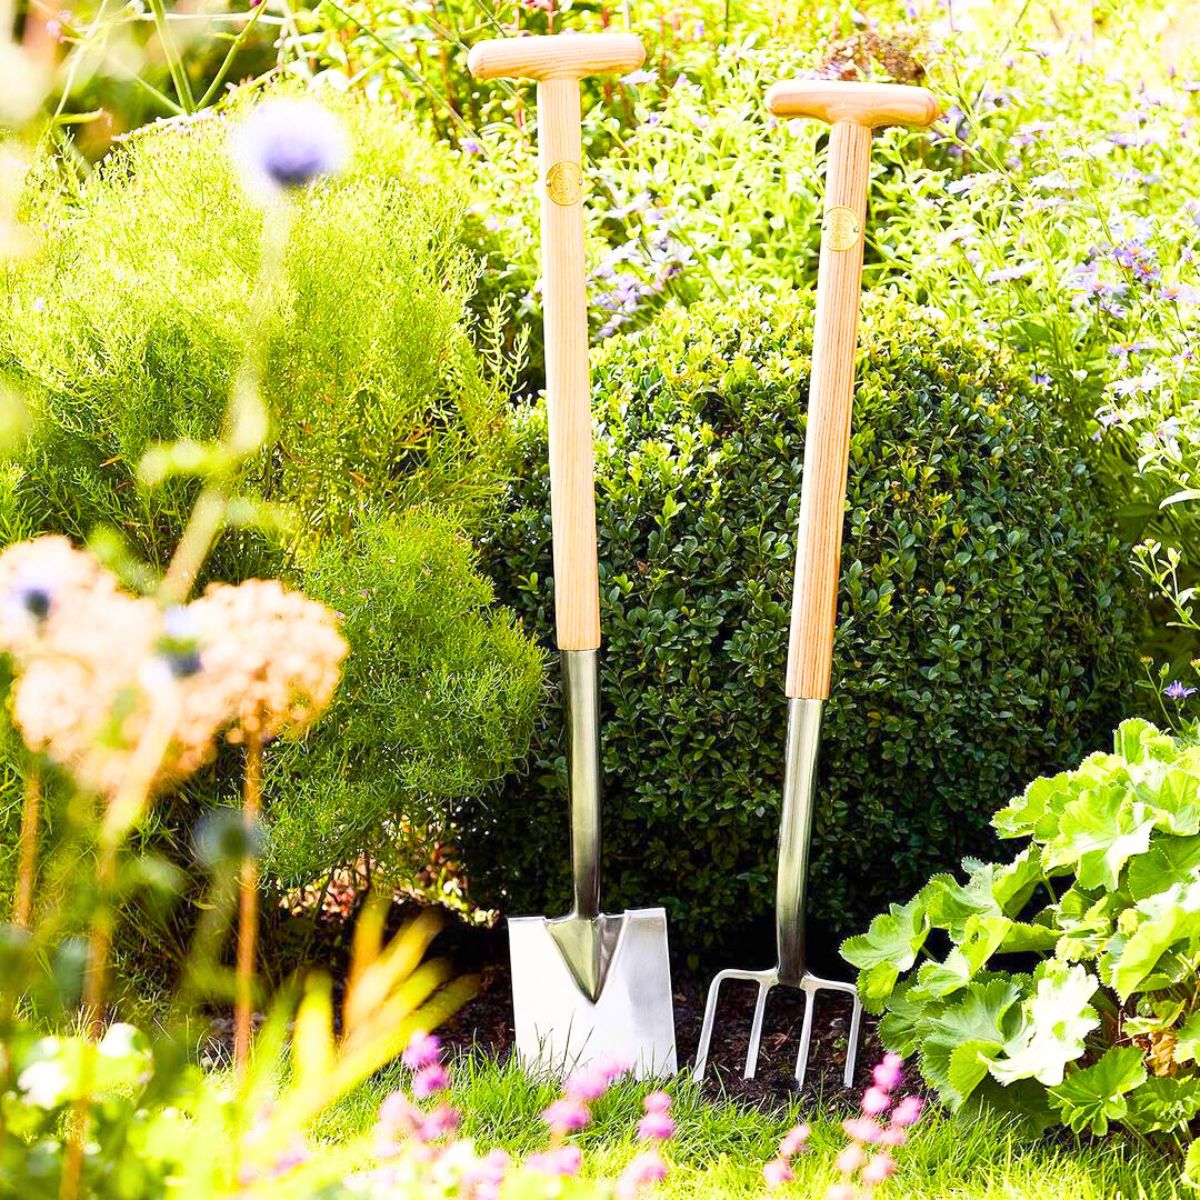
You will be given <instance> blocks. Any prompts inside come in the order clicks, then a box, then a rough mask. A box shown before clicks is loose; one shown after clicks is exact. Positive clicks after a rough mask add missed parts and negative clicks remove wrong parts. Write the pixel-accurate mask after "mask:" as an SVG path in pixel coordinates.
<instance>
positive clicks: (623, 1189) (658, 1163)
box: [617, 1150, 667, 1200]
mask: <svg viewBox="0 0 1200 1200" xmlns="http://www.w3.org/2000/svg"><path fill="white" fill-rule="evenodd" d="M666 1177H667V1164H666V1163H665V1162H663V1160H662V1156H661V1155H660V1154H659V1152H658V1151H657V1150H643V1151H642V1152H641V1154H638V1155H636V1156H635V1157H634V1158H633V1160H632V1161H631V1162H630V1164H629V1166H627V1167H626V1168H625V1170H624V1171H622V1172H621V1178H620V1179H618V1180H617V1196H618V1197H619V1198H620V1200H634V1197H635V1196H637V1195H638V1193H639V1192H640V1191H641V1190H642V1188H644V1187H647V1186H649V1185H650V1184H652V1183H659V1182H661V1181H662V1180H664V1179H666Z"/></svg>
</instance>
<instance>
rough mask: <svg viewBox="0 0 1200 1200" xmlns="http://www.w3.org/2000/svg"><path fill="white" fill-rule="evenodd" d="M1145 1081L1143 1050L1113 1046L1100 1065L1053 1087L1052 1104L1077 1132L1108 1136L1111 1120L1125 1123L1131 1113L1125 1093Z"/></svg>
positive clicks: (1069, 1077) (1086, 1069)
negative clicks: (1086, 1131) (1085, 1131)
mask: <svg viewBox="0 0 1200 1200" xmlns="http://www.w3.org/2000/svg"><path fill="white" fill-rule="evenodd" d="M1145 1082H1146V1068H1145V1067H1144V1066H1143V1065H1142V1054H1141V1051H1140V1050H1138V1049H1136V1048H1135V1047H1132V1046H1122V1047H1119V1048H1118V1047H1113V1048H1112V1049H1111V1050H1109V1051H1108V1052H1107V1053H1106V1054H1105V1055H1104V1057H1103V1058H1102V1059H1101V1060H1100V1061H1099V1062H1097V1063H1093V1064H1092V1066H1090V1067H1084V1068H1083V1069H1082V1070H1079V1071H1072V1072H1071V1074H1069V1075H1068V1076H1067V1077H1066V1079H1064V1080H1063V1082H1062V1083H1060V1084H1059V1085H1058V1086H1057V1087H1054V1088H1051V1089H1050V1103H1051V1104H1053V1105H1054V1107H1055V1108H1057V1109H1058V1110H1059V1111H1060V1112H1061V1113H1062V1115H1063V1123H1064V1124H1065V1125H1069V1126H1070V1127H1071V1128H1072V1129H1073V1130H1075V1132H1076V1133H1083V1132H1084V1130H1088V1131H1090V1132H1091V1133H1095V1134H1105V1133H1107V1132H1108V1126H1109V1122H1110V1121H1120V1120H1122V1119H1123V1118H1124V1117H1125V1115H1126V1113H1127V1112H1128V1111H1129V1101H1128V1100H1126V1098H1125V1097H1126V1094H1127V1093H1129V1092H1131V1091H1133V1089H1134V1088H1135V1087H1138V1086H1139V1085H1140V1084H1143V1083H1145Z"/></svg>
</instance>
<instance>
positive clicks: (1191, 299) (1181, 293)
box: [1159, 283, 1200, 304]
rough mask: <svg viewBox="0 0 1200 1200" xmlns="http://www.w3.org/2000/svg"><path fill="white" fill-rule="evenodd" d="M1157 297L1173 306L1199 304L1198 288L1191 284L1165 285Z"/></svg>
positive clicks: (1199, 289) (1199, 292)
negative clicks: (1173, 304)
mask: <svg viewBox="0 0 1200 1200" xmlns="http://www.w3.org/2000/svg"><path fill="white" fill-rule="evenodd" d="M1159 295H1160V296H1161V297H1162V298H1163V299H1164V300H1170V301H1172V302H1173V303H1175V304H1200V287H1196V286H1195V285H1193V284H1190V283H1185V284H1167V285H1166V286H1164V287H1163V288H1162V289H1161V290H1160V291H1159Z"/></svg>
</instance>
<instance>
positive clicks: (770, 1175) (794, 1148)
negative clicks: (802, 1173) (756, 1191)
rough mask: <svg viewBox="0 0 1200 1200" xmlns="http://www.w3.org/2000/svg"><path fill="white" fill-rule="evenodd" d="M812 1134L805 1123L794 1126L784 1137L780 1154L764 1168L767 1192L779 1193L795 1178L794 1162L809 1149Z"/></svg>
mask: <svg viewBox="0 0 1200 1200" xmlns="http://www.w3.org/2000/svg"><path fill="white" fill-rule="evenodd" d="M811 1132H812V1130H811V1129H809V1127H808V1126H807V1125H805V1124H803V1123H801V1124H799V1125H793V1126H792V1128H791V1129H789V1130H788V1131H787V1133H785V1134H784V1135H783V1138H782V1140H781V1141H780V1143H779V1153H778V1154H777V1155H776V1156H775V1157H774V1158H773V1159H771V1161H770V1162H769V1163H767V1165H766V1166H765V1167H763V1179H765V1180H766V1181H767V1190H768V1191H770V1192H774V1191H777V1190H778V1189H779V1188H781V1187H783V1185H784V1184H786V1183H791V1181H792V1180H793V1179H794V1178H795V1173H794V1172H793V1171H792V1161H793V1160H794V1159H795V1158H797V1157H799V1156H800V1155H801V1154H803V1153H804V1152H805V1151H806V1150H807V1149H808V1138H809V1134H810V1133H811Z"/></svg>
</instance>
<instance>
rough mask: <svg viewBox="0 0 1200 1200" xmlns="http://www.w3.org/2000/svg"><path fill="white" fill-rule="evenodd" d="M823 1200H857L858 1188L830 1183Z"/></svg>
mask: <svg viewBox="0 0 1200 1200" xmlns="http://www.w3.org/2000/svg"><path fill="white" fill-rule="evenodd" d="M825 1200H858V1188H856V1187H855V1186H854V1185H853V1184H852V1183H832V1184H830V1185H829V1190H828V1191H827V1192H826V1193H825Z"/></svg>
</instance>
